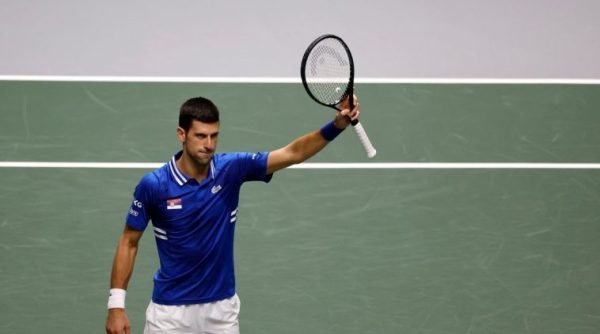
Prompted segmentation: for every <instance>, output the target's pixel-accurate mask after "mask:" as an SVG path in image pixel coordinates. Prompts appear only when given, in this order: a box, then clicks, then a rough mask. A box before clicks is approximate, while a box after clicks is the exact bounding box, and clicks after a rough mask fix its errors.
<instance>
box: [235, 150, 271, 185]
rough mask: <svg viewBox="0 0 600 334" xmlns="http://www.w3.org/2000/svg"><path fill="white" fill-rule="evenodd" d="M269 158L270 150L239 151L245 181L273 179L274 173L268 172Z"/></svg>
mask: <svg viewBox="0 0 600 334" xmlns="http://www.w3.org/2000/svg"><path fill="white" fill-rule="evenodd" d="M268 158H269V152H257V153H238V159H239V160H241V164H240V167H241V171H240V172H241V173H242V175H243V176H244V179H243V181H263V182H269V181H271V178H273V174H267V159H268Z"/></svg>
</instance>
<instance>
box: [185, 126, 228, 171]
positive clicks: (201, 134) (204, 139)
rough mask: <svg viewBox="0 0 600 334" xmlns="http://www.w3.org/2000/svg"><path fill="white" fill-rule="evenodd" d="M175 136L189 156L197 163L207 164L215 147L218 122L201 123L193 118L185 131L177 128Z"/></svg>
mask: <svg viewBox="0 0 600 334" xmlns="http://www.w3.org/2000/svg"><path fill="white" fill-rule="evenodd" d="M177 137H178V138H179V141H181V142H182V143H183V150H184V152H185V153H186V154H187V155H188V156H189V157H190V158H192V159H193V160H194V161H196V162H197V163H199V164H202V165H207V164H208V163H210V159H211V158H212V155H213V154H214V152H215V150H216V149H217V139H218V137H219V122H216V123H202V122H200V121H196V120H194V121H193V122H192V125H191V126H190V129H189V130H188V131H187V133H186V132H185V130H183V129H182V128H177Z"/></svg>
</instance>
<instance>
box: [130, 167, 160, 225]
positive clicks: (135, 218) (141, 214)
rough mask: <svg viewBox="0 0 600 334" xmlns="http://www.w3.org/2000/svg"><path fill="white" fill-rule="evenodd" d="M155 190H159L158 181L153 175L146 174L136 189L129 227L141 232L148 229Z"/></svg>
mask: <svg viewBox="0 0 600 334" xmlns="http://www.w3.org/2000/svg"><path fill="white" fill-rule="evenodd" d="M155 189H157V179H156V177H155V176H154V175H153V174H152V173H150V174H146V175H145V176H144V177H143V178H142V179H141V180H140V182H139V183H138V185H137V186H136V187H135V191H134V192H133V199H132V201H131V206H130V207H129V212H128V213H127V219H126V223H127V225H128V226H129V227H131V228H133V229H136V230H139V231H143V230H145V229H146V226H148V222H149V221H150V208H151V204H152V198H153V195H154V190H155Z"/></svg>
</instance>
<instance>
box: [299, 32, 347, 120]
mask: <svg viewBox="0 0 600 334" xmlns="http://www.w3.org/2000/svg"><path fill="white" fill-rule="evenodd" d="M300 75H301V77H302V85H304V89H306V92H307V93H308V95H309V96H310V97H311V98H312V99H313V100H315V101H316V102H317V103H319V104H322V105H324V106H328V107H331V108H334V109H337V110H339V108H338V104H339V103H340V102H341V101H343V100H344V99H346V98H347V97H349V98H350V106H351V107H352V106H353V105H354V103H353V101H352V100H353V90H354V89H353V86H354V60H353V59H352V53H351V52H350V49H349V48H348V45H347V44H346V43H345V42H344V40H342V39H341V38H340V37H338V36H336V35H332V34H326V35H322V36H320V37H318V38H317V39H315V40H314V41H313V42H312V43H310V45H309V46H308V48H306V51H305V52H304V56H303V57H302V63H301V66H300Z"/></svg>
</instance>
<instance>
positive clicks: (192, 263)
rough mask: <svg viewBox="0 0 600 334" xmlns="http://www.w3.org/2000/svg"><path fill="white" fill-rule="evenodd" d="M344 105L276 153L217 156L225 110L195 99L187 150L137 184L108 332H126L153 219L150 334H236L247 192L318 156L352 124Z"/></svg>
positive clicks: (186, 128) (186, 110)
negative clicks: (128, 298) (131, 286)
mask: <svg viewBox="0 0 600 334" xmlns="http://www.w3.org/2000/svg"><path fill="white" fill-rule="evenodd" d="M358 105H359V104H358V102H356V106H355V107H354V109H353V110H349V109H348V103H347V101H344V102H343V103H342V109H343V110H342V111H340V112H338V113H337V114H336V116H335V118H334V120H333V121H332V122H330V123H327V124H326V125H325V126H323V127H322V128H321V129H320V130H315V131H312V132H310V133H307V134H305V135H304V136H301V137H299V138H297V139H295V140H293V141H292V142H291V143H290V144H288V145H286V146H285V147H282V148H280V149H277V150H274V151H271V152H259V153H219V154H217V153H215V151H216V147H217V141H218V135H219V126H220V123H219V111H218V109H217V107H216V106H215V105H214V104H213V103H212V102H211V101H210V100H208V99H205V98H202V97H197V98H192V99H190V100H188V101H186V102H185V103H184V104H183V105H182V106H181V109H180V114H179V127H178V128H177V138H178V139H179V141H180V142H181V143H182V150H181V151H179V152H178V153H176V154H175V155H174V156H173V157H172V158H171V160H170V161H169V162H167V163H166V164H165V165H164V166H162V167H161V168H159V169H157V170H155V171H153V172H151V173H148V174H146V175H145V176H144V177H143V178H142V179H141V180H140V182H139V183H138V185H137V187H136V188H135V191H134V194H133V201H132V204H131V207H130V209H129V214H128V215H127V220H126V225H125V230H124V231H123V233H122V235H121V237H120V239H119V243H118V246H117V250H116V254H115V258H114V261H113V267H112V274H111V290H110V297H109V301H108V309H109V310H108V318H107V321H106V332H107V333H109V334H121V333H130V323H129V320H128V318H127V315H126V313H125V294H126V289H127V284H128V282H129V278H130V277H131V273H132V272H133V265H134V261H135V257H136V254H137V249H138V243H139V240H140V238H141V236H142V234H143V232H144V230H145V229H146V227H147V225H148V222H149V221H150V220H151V221H152V230H153V232H154V236H155V239H156V245H157V249H158V255H159V260H160V267H159V269H158V270H157V272H156V274H155V275H154V291H153V293H152V301H151V302H150V305H149V306H148V309H147V310H146V324H145V328H144V333H146V334H154V333H227V334H238V333H239V324H238V314H239V298H238V296H237V294H236V289H235V274H234V266H233V263H234V260H233V249H234V248H233V240H234V237H233V235H234V231H235V225H236V224H235V222H236V220H237V212H238V202H239V194H240V189H241V186H242V184H243V183H244V182H246V181H263V182H269V181H270V180H271V177H272V174H273V173H274V172H276V171H278V170H280V169H283V168H286V167H288V166H290V165H293V164H297V163H301V162H303V161H305V160H306V159H308V158H310V157H311V156H313V155H315V154H316V153H317V152H319V151H320V150H322V149H323V148H324V147H325V146H326V145H327V143H328V142H329V141H331V140H333V139H334V138H335V137H336V136H337V135H338V134H339V133H341V132H342V131H343V130H344V129H345V128H346V127H347V126H348V125H349V124H350V121H351V120H355V119H358V115H359V111H358Z"/></svg>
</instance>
